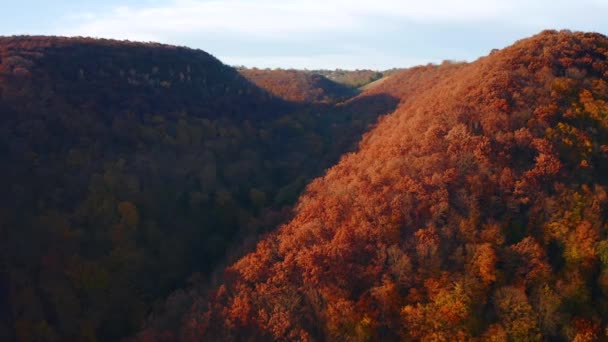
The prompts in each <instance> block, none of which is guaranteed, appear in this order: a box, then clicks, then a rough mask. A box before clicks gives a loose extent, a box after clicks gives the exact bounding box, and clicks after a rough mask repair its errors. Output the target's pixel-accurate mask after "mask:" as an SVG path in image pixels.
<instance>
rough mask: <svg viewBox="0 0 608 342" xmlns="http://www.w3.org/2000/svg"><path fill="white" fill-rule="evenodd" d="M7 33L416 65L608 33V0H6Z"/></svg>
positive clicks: (2, 24)
mask: <svg viewBox="0 0 608 342" xmlns="http://www.w3.org/2000/svg"><path fill="white" fill-rule="evenodd" d="M2 2H3V4H2V5H0V35H13V34H44V35H67V36H78V35H80V36H91V37H104V38H116V39H130V40H143V41H158V42H162V43H169V44H176V45H186V46H189V47H193V48H200V49H203V50H205V51H207V52H209V53H211V54H213V55H214V56H216V57H218V58H219V59H221V60H222V61H223V62H224V63H226V64H231V65H246V66H256V67H264V68H265V67H271V68H275V67H282V68H289V67H294V68H309V69H315V68H345V69H356V68H372V69H380V70H381V69H388V68H393V67H408V66H413V65H418V64H426V63H430V62H434V63H436V62H440V61H442V60H445V59H450V60H474V59H476V58H478V57H480V56H482V55H485V54H487V53H488V52H489V51H490V50H491V49H493V48H502V47H505V46H507V45H510V44H512V43H513V42H514V41H516V40H517V39H520V38H524V37H527V36H530V35H533V34H535V33H538V32H539V31H541V30H543V29H547V28H552V29H571V30H582V31H596V32H600V33H603V34H608V20H606V18H607V17H608V0H577V1H572V0H568V1H564V0H468V1H465V0H460V1H458V0H416V1H411V0H366V1H361V0H104V1H84V0H54V1H48V0H21V1H11V0H2Z"/></svg>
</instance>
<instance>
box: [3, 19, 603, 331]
mask: <svg viewBox="0 0 608 342" xmlns="http://www.w3.org/2000/svg"><path fill="white" fill-rule="evenodd" d="M446 57H449V56H446ZM0 188H2V189H3V193H4V196H0V341H137V342H156V341H158V342H162V341H167V342H168V341H608V221H607V219H608V37H606V36H603V35H601V34H599V33H584V32H571V31H543V32H541V33H540V34H537V35H535V36H533V37H531V38H527V39H523V40H520V41H517V42H516V43H515V44H513V45H511V46H509V47H507V48H504V49H501V50H493V51H492V52H491V53H490V54H489V55H487V56H485V57H481V58H479V59H477V60H475V61H473V62H452V61H445V62H443V63H439V64H428V65H425V66H418V67H412V68H403V69H392V70H386V71H374V70H355V71H348V70H341V69H338V70H295V69H258V68H245V67H230V66H228V65H225V64H223V63H222V62H221V61H220V60H218V59H216V58H215V57H213V56H211V55H210V54H208V53H206V52H203V51H201V50H195V49H190V48H186V47H176V46H170V45H163V44H156V43H138V42H130V41H115V40H105V39H91V38H62V37H50V36H12V37H0Z"/></svg>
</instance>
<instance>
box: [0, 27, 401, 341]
mask: <svg viewBox="0 0 608 342" xmlns="http://www.w3.org/2000/svg"><path fill="white" fill-rule="evenodd" d="M382 98H383V102H382V103H383V104H388V105H391V104H392V105H393V107H382V108H380V107H374V108H376V109H377V110H378V111H369V110H364V111H359V110H358V109H357V106H350V107H335V106H331V105H321V104H318V105H317V104H315V105H312V104H294V103H287V102H286V101H284V100H281V99H278V98H276V97H274V96H272V95H270V94H269V93H267V92H266V91H265V90H263V89H260V88H259V87H257V86H255V85H253V84H252V83H250V82H249V81H247V80H246V79H245V78H244V77H242V76H241V75H240V74H239V73H238V72H237V71H236V70H234V69H233V68H230V67H227V66H225V65H223V64H222V63H221V62H219V61H218V60H217V59H215V58H214V57H212V56H210V55H209V54H207V53H205V52H203V51H200V50H191V49H187V48H179V47H172V46H164V45H159V44H142V43H131V42H118V41H108V40H94V39H81V38H78V39H68V38H58V37H10V38H0V165H1V166H2V167H0V188H1V189H3V196H0V340H2V341H11V340H15V339H17V340H24V341H28V340H35V341H56V340H57V341H64V340H65V341H80V340H95V339H99V340H110V341H113V340H119V339H120V338H121V337H124V336H126V335H129V334H131V333H133V332H134V331H135V329H137V328H138V327H139V326H140V324H141V321H142V319H143V317H145V316H147V314H148V312H149V311H150V310H151V307H152V306H153V305H154V303H155V302H157V301H158V300H160V299H162V298H164V297H165V296H166V295H167V294H168V293H169V292H170V291H173V290H174V289H176V288H179V287H182V286H184V284H186V283H187V279H188V278H189V277H190V276H191V275H192V274H193V273H195V274H196V273H198V276H196V277H193V279H199V280H200V281H201V282H203V283H204V282H206V281H207V279H208V276H209V274H211V272H212V271H213V270H214V269H215V268H216V267H217V266H218V265H219V264H221V263H222V262H223V260H225V259H226V258H228V255H229V254H234V255H238V253H239V250H240V249H239V248H237V247H235V246H241V245H242V244H243V242H242V240H253V241H255V239H256V238H257V236H258V235H259V234H261V233H263V232H265V231H266V230H267V229H269V228H270V227H274V226H276V225H277V224H279V223H281V222H284V220H285V219H286V218H287V217H288V216H289V208H290V206H291V205H292V204H293V203H294V201H295V200H296V199H297V198H298V196H299V194H300V192H301V190H302V189H303V188H304V186H305V184H306V183H307V182H308V181H309V180H310V179H312V178H314V177H317V176H318V175H319V174H321V173H322V172H323V171H324V170H325V168H326V167H328V166H329V165H332V164H334V163H335V162H336V160H337V159H338V158H339V156H340V155H342V154H343V153H344V152H345V151H348V150H351V149H352V147H353V146H354V145H355V143H356V141H358V139H359V137H360V135H361V134H362V133H363V132H364V131H365V130H366V129H367V128H368V126H369V125H371V124H372V123H373V122H374V121H375V119H376V117H377V116H378V115H379V114H382V113H385V112H386V111H389V110H392V109H393V108H394V101H392V102H391V101H386V98H385V97H384V96H382Z"/></svg>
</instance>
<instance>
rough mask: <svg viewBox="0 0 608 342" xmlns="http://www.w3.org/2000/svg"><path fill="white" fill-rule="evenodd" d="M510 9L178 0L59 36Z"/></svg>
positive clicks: (478, 0)
mask: <svg viewBox="0 0 608 342" xmlns="http://www.w3.org/2000/svg"><path fill="white" fill-rule="evenodd" d="M510 4H511V2H509V1H505V0H485V1H483V0H474V1H466V2H463V1H454V0H429V1H420V0H416V1H404V0H376V1H362V0H288V1H285V0H208V1H200V0H199V1H196V0H173V1H171V2H169V3H167V4H166V5H164V6H157V7H147V8H130V7H124V6H122V7H117V8H115V9H114V10H112V11H110V12H108V13H100V14H98V15H96V16H91V13H83V14H82V16H81V18H80V19H81V20H80V21H78V22H77V23H76V25H75V26H74V27H71V28H67V29H65V28H62V29H61V30H60V31H61V33H63V34H68V35H87V36H100V37H113V38H131V39H154V38H156V40H163V38H166V37H168V36H170V35H173V34H180V33H185V32H188V33H197V32H200V33H213V32H223V33H225V32H230V33H237V34H245V35H255V36H263V37H266V36H269V37H276V36H286V35H289V34H291V33H310V32H317V33H318V32H324V31H328V30H331V31H334V32H335V31H345V32H350V31H352V30H354V29H357V28H358V27H361V26H362V23H364V22H366V21H367V20H372V18H377V17H394V18H402V19H404V20H411V21H418V22H428V21H431V22H432V21H451V22H466V21H470V20H482V19H484V20H487V19H492V18H497V17H499V16H500V15H501V14H504V12H505V11H506V10H508V9H509V8H510ZM72 17H73V16H72ZM376 24H377V25H381V22H377V23H376Z"/></svg>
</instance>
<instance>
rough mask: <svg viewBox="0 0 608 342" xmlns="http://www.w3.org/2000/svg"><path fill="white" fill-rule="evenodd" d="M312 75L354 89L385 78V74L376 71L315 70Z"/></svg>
mask: <svg viewBox="0 0 608 342" xmlns="http://www.w3.org/2000/svg"><path fill="white" fill-rule="evenodd" d="M311 72H312V73H315V74H319V75H322V76H325V77H327V78H328V79H330V80H332V81H334V82H337V83H341V84H344V85H347V86H349V87H353V88H361V87H363V86H365V85H366V84H369V83H371V82H374V81H376V80H379V79H381V78H382V77H384V76H385V75H384V73H383V72H380V71H374V70H342V69H336V70H313V71H311Z"/></svg>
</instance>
